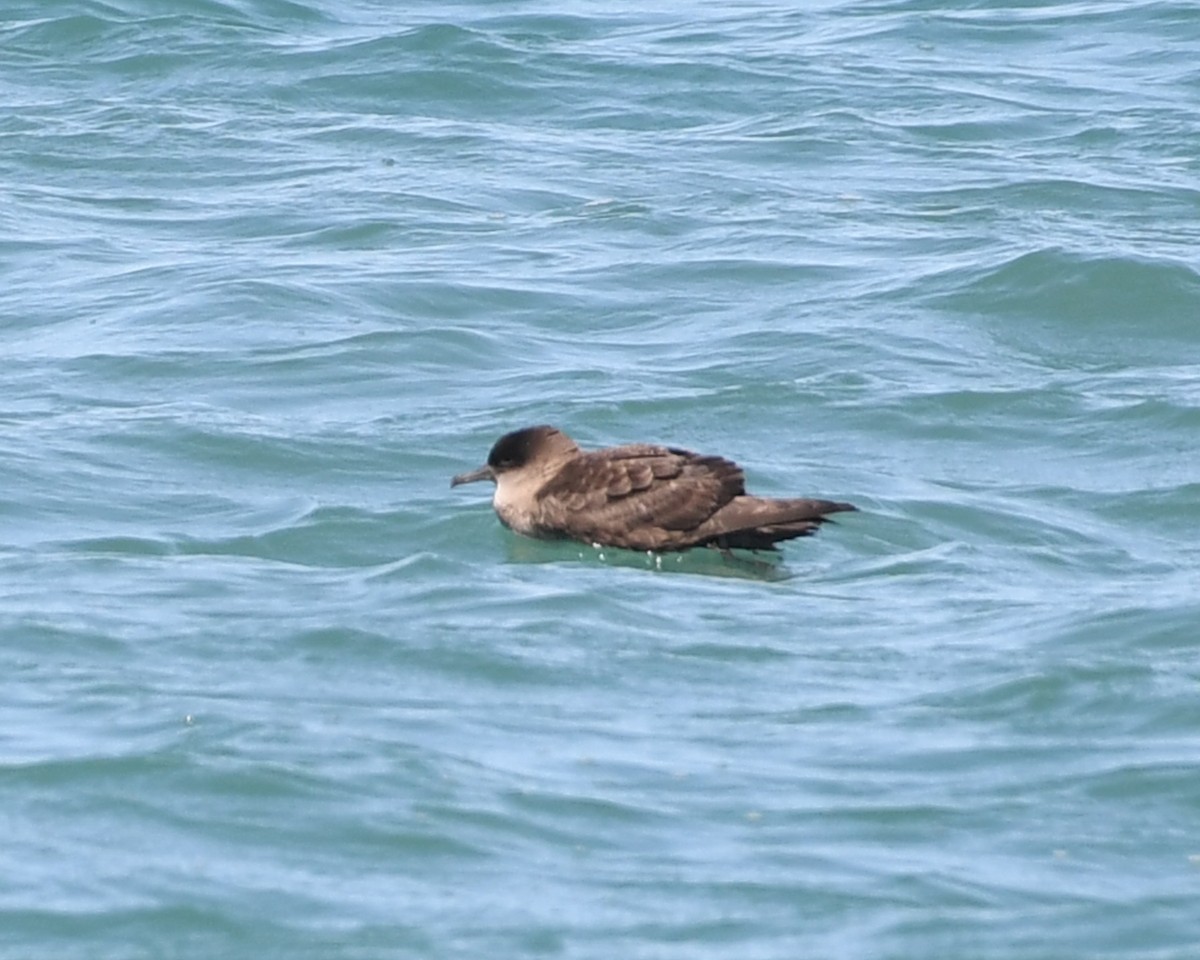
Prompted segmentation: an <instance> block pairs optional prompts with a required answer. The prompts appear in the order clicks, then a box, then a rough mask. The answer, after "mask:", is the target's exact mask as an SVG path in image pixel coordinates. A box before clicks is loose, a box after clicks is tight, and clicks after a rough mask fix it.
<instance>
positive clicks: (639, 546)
mask: <svg viewBox="0 0 1200 960" xmlns="http://www.w3.org/2000/svg"><path fill="white" fill-rule="evenodd" d="M744 492H745V481H744V479H743V477H742V471H741V468H740V467H739V466H738V465H737V464H736V463H732V462H730V461H729V460H725V459H722V458H721V457H705V456H700V455H699V454H695V453H692V452H691V451H688V450H680V449H677V448H674V447H657V446H653V445H651V444H630V445H629V446H624V447H612V448H610V449H608V450H599V451H596V452H594V453H587V454H584V455H582V456H580V457H576V458H574V459H573V460H571V461H570V462H569V463H568V464H567V465H566V466H565V467H564V468H563V469H562V470H561V471H560V472H559V473H558V474H557V475H556V476H555V477H554V478H553V479H552V480H550V481H549V482H548V483H547V484H546V485H545V486H544V487H543V488H542V489H541V490H540V491H539V492H538V497H539V500H540V502H541V505H540V512H541V517H540V525H542V526H544V527H545V528H547V529H549V530H552V531H555V532H558V533H560V534H562V535H564V536H570V537H574V538H577V539H581V540H588V541H591V542H593V543H601V544H606V545H608V546H615V547H629V548H631V549H635V550H662V549H670V548H671V547H673V546H676V545H678V544H680V543H681V542H684V541H689V540H691V539H692V538H691V536H690V535H689V534H690V531H692V530H694V529H695V528H696V527H699V526H700V525H702V524H703V523H705V522H706V521H707V520H708V519H709V518H710V517H711V516H712V515H713V514H714V513H716V512H717V511H718V510H720V509H721V507H723V506H724V505H725V504H727V503H729V501H730V500H732V499H733V498H734V497H737V496H740V495H741V494H743V493H744Z"/></svg>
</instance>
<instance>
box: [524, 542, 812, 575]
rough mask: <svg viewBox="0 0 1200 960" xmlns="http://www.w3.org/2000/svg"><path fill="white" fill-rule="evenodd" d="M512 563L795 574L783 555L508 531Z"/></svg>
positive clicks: (671, 571) (656, 571)
mask: <svg viewBox="0 0 1200 960" xmlns="http://www.w3.org/2000/svg"><path fill="white" fill-rule="evenodd" d="M504 539H505V540H506V542H507V543H506V547H507V553H508V562H509V563H563V562H575V563H586V564H603V565H604V566H610V567H630V568H633V569H637V570H651V571H654V572H655V573H690V574H693V575H698V576H707V577H732V578H734V579H740V580H761V581H764V582H768V583H775V582H778V581H782V580H789V579H791V578H792V577H794V576H795V575H796V574H795V573H793V572H792V571H791V570H789V569H788V568H787V566H786V565H785V564H784V562H783V557H782V555H781V554H768V553H750V552H748V551H743V550H736V551H735V550H717V549H714V548H712V547H697V548H696V549H694V550H685V551H681V552H675V553H654V552H643V551H637V550H621V549H619V548H615V547H598V546H590V545H587V544H582V543H575V542H573V541H571V540H533V539H530V538H529V537H522V536H517V535H513V534H506V535H505V538H504Z"/></svg>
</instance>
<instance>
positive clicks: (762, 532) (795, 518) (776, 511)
mask: <svg viewBox="0 0 1200 960" xmlns="http://www.w3.org/2000/svg"><path fill="white" fill-rule="evenodd" d="M857 509H858V508H857V507H855V506H854V505H853V504H850V503H839V502H837V501H835V500H808V499H804V498H794V499H787V500H772V499H770V498H767V497H748V496H741V497H734V498H733V499H732V500H730V501H729V503H727V504H725V506H723V507H722V508H721V509H720V510H718V511H717V512H716V513H714V514H713V515H712V516H711V517H710V518H709V519H708V521H707V522H706V523H705V524H704V525H703V527H701V528H700V530H699V531H697V532H698V533H700V534H701V535H702V536H703V540H702V541H701V542H702V543H705V544H709V545H712V546H716V547H721V548H722V549H739V550H773V549H774V545H775V544H776V543H778V542H779V541H780V540H791V539H794V538H795V537H807V536H809V535H810V534H813V533H816V532H817V528H818V527H820V525H821V524H822V523H828V522H831V521H830V520H829V516H828V515H829V514H831V513H840V512H842V511H845V510H857Z"/></svg>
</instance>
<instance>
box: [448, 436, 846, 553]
mask: <svg viewBox="0 0 1200 960" xmlns="http://www.w3.org/2000/svg"><path fill="white" fill-rule="evenodd" d="M477 480H492V481H494V482H495V484H496V492H495V495H494V496H493V498H492V505H493V507H494V508H495V510H496V513H497V515H498V516H499V517H500V521H501V522H502V523H503V524H504V525H505V526H507V527H509V528H510V529H512V530H514V531H516V532H517V533H520V534H524V535H525V536H529V537H537V538H540V539H568V540H581V541H583V542H585V543H591V544H595V545H597V546H606V547H625V548H628V549H632V550H654V551H667V550H686V549H688V548H689V547H699V546H711V547H718V548H720V549H722V550H729V549H748V550H774V549H775V544H776V543H777V542H779V541H780V540H791V539H792V538H794V537H804V536H808V535H809V534H812V533H815V532H816V531H817V528H818V527H819V526H820V524H822V523H824V522H826V521H827V519H828V515H829V514H831V513H838V512H840V511H844V510H855V509H857V508H856V507H854V506H853V505H852V504H849V503H842V502H839V501H835V500H813V499H808V498H799V497H796V498H793V497H789V498H784V499H774V498H769V497H755V496H751V495H749V494H747V493H746V486H745V478H744V476H743V474H742V468H741V467H739V466H738V465H737V464H736V463H734V462H732V461H730V460H726V459H725V458H724V457H717V456H705V455H701V454H697V453H693V452H692V451H690V450H683V449H680V448H679V447H662V446H656V445H654V444H648V443H633V444H627V445H625V446H620V447H607V448H605V449H603V450H591V451H584V450H580V449H579V447H578V446H576V444H575V442H574V441H573V440H572V439H571V438H570V437H568V436H567V435H566V434H565V433H563V432H562V431H561V430H558V429H556V428H555V427H551V426H547V425H544V424H543V425H541V426H535V427H525V428H523V429H521V430H514V431H513V432H512V433H506V434H505V435H504V436H502V437H501V438H500V439H499V440H497V441H496V443H495V445H494V446H493V447H492V450H491V452H490V453H489V454H488V458H487V463H486V464H484V465H483V466H481V467H479V468H478V469H477V470H472V471H470V472H468V473H460V474H459V475H458V476H456V477H454V478H453V479H452V480H451V481H450V485H451V486H452V487H454V486H458V485H459V484H460V483H473V482H475V481H477Z"/></svg>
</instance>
